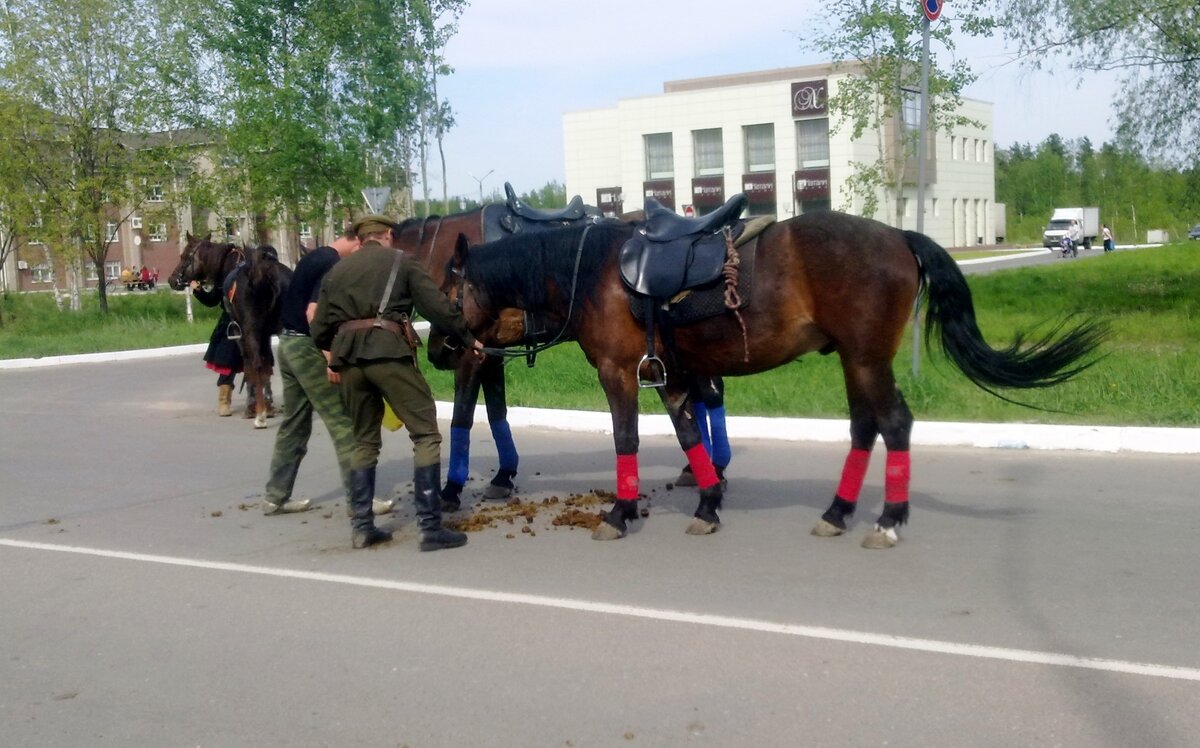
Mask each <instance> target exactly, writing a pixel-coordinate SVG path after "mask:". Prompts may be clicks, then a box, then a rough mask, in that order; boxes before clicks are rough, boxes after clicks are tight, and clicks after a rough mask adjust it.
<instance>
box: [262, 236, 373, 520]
mask: <svg viewBox="0 0 1200 748" xmlns="http://www.w3.org/2000/svg"><path fill="white" fill-rule="evenodd" d="M360 246H361V242H360V241H359V240H358V237H357V236H355V235H354V232H353V231H347V232H346V233H344V234H343V235H341V236H339V237H338V238H337V239H335V240H334V242H333V244H332V246H327V247H319V248H317V249H315V250H313V251H311V252H309V253H308V254H306V255H304V257H303V258H302V259H301V260H300V262H299V263H298V264H297V265H296V269H295V272H294V273H293V274H292V282H291V284H290V285H289V286H288V290H287V293H285V294H284V296H283V301H282V302H281V311H280V319H281V321H282V325H283V331H282V332H281V333H280V334H279V372H280V375H281V376H282V378H283V398H284V406H283V421H282V423H280V424H279V431H278V432H277V433H276V435H275V450H274V452H273V453H272V455H271V469H270V475H269V476H268V477H267V488H266V492H265V498H264V500H263V513H264V514H267V515H273V514H289V513H292V512H303V511H305V510H307V509H310V508H311V504H312V502H311V501H310V500H309V499H304V500H301V501H294V500H292V498H291V496H292V488H293V486H294V485H295V483H296V474H297V473H298V472H299V470H300V461H301V460H302V459H304V455H305V454H306V453H307V452H308V438H309V436H310V435H311V434H312V416H313V411H314V410H315V411H316V412H317V413H318V414H319V415H320V416H321V420H322V421H323V422H324V423H325V428H326V429H327V430H328V431H329V436H330V438H331V439H332V440H333V448H334V450H335V451H336V453H337V460H338V468H339V469H340V470H341V474H342V485H343V487H344V488H345V489H346V495H347V496H349V495H350V488H351V486H350V455H351V453H352V452H353V451H354V429H353V424H352V423H351V422H350V417H349V416H348V415H346V407H345V405H343V404H342V397H341V393H340V391H339V387H338V385H337V384H336V382H337V375H336V374H335V373H333V372H332V371H330V370H329V368H328V362H327V361H326V359H325V354H324V353H323V352H322V351H321V350H320V349H319V348H317V346H316V345H315V344H314V343H313V340H312V338H311V337H309V329H308V323H309V320H311V319H312V315H313V312H314V311H315V310H316V307H317V298H318V296H319V295H320V291H321V281H322V280H324V278H325V274H326V273H328V272H329V270H330V268H332V267H333V266H334V265H336V264H337V262H338V260H340V259H342V258H343V257H347V256H349V255H351V254H353V253H354V252H356V251H358V248H359V247H360ZM372 504H373V506H372V509H373V510H374V513H375V514H385V513H387V512H389V511H391V509H392V502H390V501H381V500H379V499H375V500H374V501H373V502H372Z"/></svg>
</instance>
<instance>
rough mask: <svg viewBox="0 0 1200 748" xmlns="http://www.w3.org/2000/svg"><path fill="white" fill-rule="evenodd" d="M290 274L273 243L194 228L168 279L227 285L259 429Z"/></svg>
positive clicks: (182, 284)
mask: <svg viewBox="0 0 1200 748" xmlns="http://www.w3.org/2000/svg"><path fill="white" fill-rule="evenodd" d="M291 279H292V271H291V269H290V268H288V267H286V266H285V265H283V264H282V263H280V262H279V258H278V256H277V255H276V253H275V250H274V248H272V247H269V246H263V247H257V248H254V249H247V248H245V247H238V246H237V245H235V244H228V243H225V244H215V243H213V242H212V241H211V239H210V238H209V235H208V234H206V235H204V236H203V237H199V236H192V235H191V234H190V233H189V234H188V235H187V243H186V245H185V246H184V249H183V252H182V254H181V255H180V258H179V264H178V265H177V266H176V267H175V270H174V271H172V273H171V275H170V277H169V278H168V279H167V282H168V283H169V284H170V286H171V288H173V289H175V290H176V291H181V290H183V289H184V288H186V287H187V285H188V284H189V283H190V282H191V281H193V280H194V281H199V282H200V283H203V284H205V285H212V286H216V287H218V288H221V289H222V291H223V294H224V299H223V303H224V304H225V308H226V310H227V311H228V312H229V315H230V317H231V318H232V319H233V323H234V325H235V330H236V333H237V334H239V335H240V338H239V339H238V345H239V347H240V348H241V349H242V359H243V361H244V366H245V378H246V382H247V384H248V385H249V387H250V392H251V396H252V397H253V399H254V427H255V428H259V429H262V428H266V427H267V408H268V405H269V404H270V401H271V374H272V373H273V372H274V365H275V357H274V355H273V354H272V352H271V336H272V335H274V334H277V333H278V332H279V330H280V321H279V312H280V307H279V305H280V301H281V300H282V298H283V293H284V291H286V290H287V287H288V284H289V283H290V282H291ZM230 337H233V335H230Z"/></svg>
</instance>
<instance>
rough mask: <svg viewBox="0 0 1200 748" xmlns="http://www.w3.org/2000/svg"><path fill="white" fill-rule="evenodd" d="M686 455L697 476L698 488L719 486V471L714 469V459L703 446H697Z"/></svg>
mask: <svg viewBox="0 0 1200 748" xmlns="http://www.w3.org/2000/svg"><path fill="white" fill-rule="evenodd" d="M684 454H685V455H687V458H688V465H690V466H691V468H692V473H693V474H694V475H695V476H696V487H697V488H712V487H713V486H715V485H717V482H718V478H717V471H716V470H715V469H713V464H712V458H710V457H709V456H708V452H707V451H705V449H704V445H703V444H697V445H696V446H694V447H692V448H691V449H689V450H688V451H686V452H684Z"/></svg>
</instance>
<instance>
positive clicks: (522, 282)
mask: <svg viewBox="0 0 1200 748" xmlns="http://www.w3.org/2000/svg"><path fill="white" fill-rule="evenodd" d="M585 231H586V232H587V237H586V239H584V246H583V248H582V250H581V249H580V240H581V239H583V235H584V232H585ZM632 233H633V227H632V226H631V225H630V224H626V223H619V222H615V221H614V222H611V223H608V222H606V223H600V224H595V225H592V226H590V227H589V226H570V227H567V228H561V229H554V230H552V231H543V232H538V233H533V234H518V235H516V236H512V237H507V238H505V239H499V240H497V241H494V242H491V243H489V244H482V245H479V246H477V247H473V248H472V249H471V251H470V254H469V258H470V259H469V260H468V261H467V280H469V281H470V282H471V283H472V284H474V285H475V286H476V287H478V288H483V289H487V293H488V295H489V296H490V300H491V303H492V305H493V306H495V307H497V308H499V307H517V308H520V309H527V310H531V311H535V310H541V309H544V308H545V306H546V303H547V301H548V291H549V289H550V287H551V286H553V287H556V288H557V289H558V290H559V292H560V293H561V294H562V298H563V299H564V300H566V299H569V297H570V295H571V289H572V287H574V288H575V294H576V301H578V300H580V299H582V298H584V297H591V296H592V295H593V294H594V293H595V290H596V288H597V286H598V285H599V284H598V281H599V279H600V271H601V269H602V268H603V267H604V265H605V263H606V261H607V260H608V259H609V257H610V256H611V254H612V253H611V251H610V250H615V249H617V248H619V247H620V246H621V244H623V243H624V242H625V240H626V239H628V238H629V237H630V235H631V234H632ZM580 252H582V254H581V255H580V256H579V263H578V271H576V255H577V254H579V253H580Z"/></svg>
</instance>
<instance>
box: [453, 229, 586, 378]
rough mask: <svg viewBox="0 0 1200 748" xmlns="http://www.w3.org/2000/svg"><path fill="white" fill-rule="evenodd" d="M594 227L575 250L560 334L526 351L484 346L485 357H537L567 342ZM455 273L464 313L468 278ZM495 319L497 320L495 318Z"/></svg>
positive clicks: (459, 304) (581, 238)
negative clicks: (581, 269) (585, 248)
mask: <svg viewBox="0 0 1200 748" xmlns="http://www.w3.org/2000/svg"><path fill="white" fill-rule="evenodd" d="M594 225H595V224H592V223H589V224H588V225H587V226H585V227H584V229H583V234H581V235H580V237H579V247H578V249H576V250H575V266H574V269H573V270H572V271H571V301H570V303H569V304H568V305H567V318H566V320H564V321H563V325H562V327H561V328H559V331H558V334H556V335H555V336H554V338H553V339H552V340H551V341H550V342H548V343H542V344H541V345H536V346H531V347H528V348H526V349H525V350H524V351H510V350H509V349H507V348H491V347H488V346H484V348H483V353H484V354H485V355H488V356H500V357H501V358H520V357H523V356H534V355H537V354H538V353H541V352H542V351H545V350H548V349H550V348H552V347H554V346H556V345H558V344H559V343H563V342H566V341H565V340H564V339H563V335H564V334H565V333H566V331H567V328H568V327H570V326H571V315H573V314H574V313H575V292H576V289H577V286H578V284H579V263H580V261H581V260H582V259H583V245H584V242H586V241H587V235H588V232H589V231H591V230H592V226H594ZM454 272H455V273H457V274H458V302H457V307H458V309H459V311H460V312H461V311H462V298H463V289H464V287H465V286H466V282H467V278H466V274H465V273H462V272H460V271H458V270H455V271H454ZM493 319H495V318H493Z"/></svg>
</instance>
